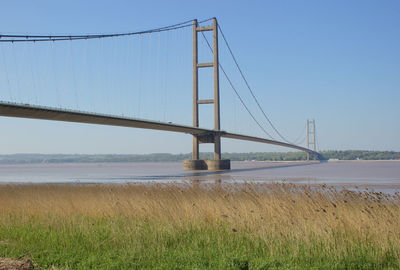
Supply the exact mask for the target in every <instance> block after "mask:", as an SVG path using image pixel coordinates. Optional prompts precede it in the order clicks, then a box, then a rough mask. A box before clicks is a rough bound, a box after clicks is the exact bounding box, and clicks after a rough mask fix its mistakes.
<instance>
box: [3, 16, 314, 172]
mask: <svg viewBox="0 0 400 270" xmlns="http://www.w3.org/2000/svg"><path fill="white" fill-rule="evenodd" d="M180 29H191V32H192V33H191V34H192V35H191V39H192V61H191V67H190V68H189V69H191V73H192V74H191V75H192V76H191V84H192V87H191V88H192V91H190V92H191V102H190V103H191V109H192V113H191V114H192V123H191V125H190V124H177V123H173V122H170V121H166V119H164V121H160V120H155V119H146V118H143V117H132V116H129V115H128V116H127V115H124V114H122V113H120V114H118V113H105V112H103V111H102V110H101V109H100V110H97V111H90V109H87V108H86V109H85V108H82V109H79V108H68V106H65V107H62V106H58V107H57V106H56V105H54V103H52V102H54V101H51V100H47V97H45V98H43V99H44V100H46V103H45V104H43V102H42V104H39V102H33V101H31V100H28V99H27V98H26V97H25V96H26V95H24V94H23V93H24V92H23V91H24V90H23V87H24V86H25V87H26V88H29V89H30V94H29V95H30V96H31V97H33V96H35V95H36V96H37V95H38V93H37V92H38V91H40V85H41V83H38V79H33V80H32V82H31V83H25V82H21V81H19V80H17V83H15V85H14V86H12V85H11V83H10V80H11V79H12V77H13V75H12V74H10V73H11V68H10V67H8V66H7V56H4V51H3V52H2V53H3V65H4V66H3V68H4V76H5V80H3V84H2V86H1V90H4V91H5V89H6V88H13V89H16V90H15V91H17V92H18V91H19V92H21V93H22V96H24V98H20V99H19V100H17V98H15V95H13V91H12V90H10V89H8V90H9V96H8V100H7V98H4V97H1V99H2V101H0V115H1V116H5V117H18V118H30V119H42V120H54V121H65V122H75V123H88V124H97V125H109V126H121V127H130V128H141V129H151V130H161V131H169V132H178V133H185V134H189V135H192V137H193V148H192V159H191V160H185V161H184V169H186V170H225V169H230V161H229V160H225V159H223V158H222V155H221V138H229V139H235V140H244V141H252V142H259V143H266V144H271V145H277V146H282V147H288V148H292V149H296V150H300V151H304V152H306V153H307V156H308V158H314V159H319V157H320V155H319V153H318V152H317V151H316V137H315V121H308V120H307V126H306V131H307V132H306V134H304V136H305V137H304V138H303V141H305V139H306V140H307V145H306V146H302V145H301V143H295V142H290V141H289V140H287V139H286V137H284V136H283V135H282V133H281V132H280V131H279V130H278V129H277V128H276V126H275V125H274V124H273V123H272V121H271V120H270V118H269V117H268V116H267V114H266V113H265V111H264V110H263V108H262V106H261V104H260V102H259V101H258V99H257V98H256V96H255V94H254V92H253V90H252V88H251V87H250V86H249V83H248V81H247V79H246V77H245V76H244V73H243V72H242V70H241V68H240V66H239V64H238V61H237V60H236V58H235V56H234V54H233V52H232V49H231V47H230V46H229V43H228V41H227V39H226V37H225V35H224V34H223V32H222V29H221V27H220V25H219V24H218V22H217V20H216V18H211V19H207V20H203V21H197V20H191V21H186V22H183V23H179V24H174V25H171V26H166V27H161V28H155V29H150V30H145V31H138V32H127V33H115V34H79V35H69V34H68V35H28V34H0V48H1V46H5V44H7V46H9V47H7V49H8V50H13V49H15V48H12V47H13V46H14V47H15V46H18V44H35V46H37V44H41V43H50V44H52V45H51V46H53V48H55V47H56V46H57V45H56V43H59V42H61V43H62V42H64V43H65V42H70V43H69V44H71V43H72V42H82V41H91V40H103V39H121V38H124V37H134V36H144V35H152V34H159V35H160V33H164V32H170V31H177V30H180ZM207 33H210V34H211V38H207ZM199 36H200V37H202V38H203V41H205V45H204V46H205V47H206V48H207V49H208V50H209V52H210V53H211V56H212V58H211V59H209V60H208V61H200V56H199V51H200V50H199ZM219 36H222V39H223V41H224V42H225V44H226V46H227V48H228V53H229V55H230V56H231V57H232V59H233V64H234V66H235V67H236V68H237V70H238V71H239V74H240V77H241V78H242V79H243V81H244V84H245V88H247V89H248V91H249V93H250V97H251V98H252V99H253V103H254V104H255V105H254V106H250V105H248V104H246V100H245V99H244V98H243V97H242V96H241V95H240V93H239V91H238V90H237V88H236V87H235V85H234V83H233V81H232V80H231V79H230V77H229V76H228V74H227V71H226V69H225V68H224V66H222V64H221V63H220V60H219V47H218V38H219ZM209 39H211V40H212V41H210V40H209ZM160 40H161V38H160V39H159V41H160ZM142 43H143V41H142ZM70 46H71V45H70ZM103 46H104V44H103ZM160 47H161V46H160V45H159V46H158V48H159V50H160ZM26 50H27V53H30V52H31V51H30V50H31V48H30V47H29V48H28V49H26ZM86 50H87V51H89V53H90V51H91V50H89V49H87V48H86ZM70 52H71V54H72V49H70ZM148 53H149V54H151V53H152V52H151V51H150V50H149V52H148ZM167 53H168V48H165V54H167ZM165 54H162V53H158V55H157V56H158V57H160V56H162V55H165ZM99 56H100V57H101V55H99ZM137 56H138V57H140V58H142V57H143V53H142V52H141V53H139V55H137ZM69 57H70V55H67V56H66V58H68V59H69ZM14 58H15V56H14ZM115 58H116V57H115V56H113V58H112V59H111V61H113V59H115ZM122 58H123V57H122ZM96 59H97V58H96ZM67 61H71V60H70V59H69V60H67ZM96 61H97V60H96ZM54 62H55V61H54V59H53V64H52V65H50V68H48V69H49V70H56V65H55V64H54ZM109 62H110V61H109ZM109 62H107V63H106V66H108V64H109ZM35 64H36V62H35V63H34V64H32V63H31V64H30V72H31V74H32V76H31V77H32V78H34V77H35V68H34V67H33V65H35ZM95 65H97V64H95ZM24 66H26V65H24ZM70 66H71V70H72V71H71V73H70V80H69V81H68V83H65V85H63V87H68V86H69V87H70V88H74V89H75V94H72V96H75V99H76V102H77V103H78V102H79V101H81V100H80V99H79V98H78V96H79V95H80V94H79V91H78V90H77V89H79V87H77V86H76V84H78V81H79V79H77V77H79V74H76V73H77V72H76V71H74V65H73V64H70ZM157 68H158V71H157V72H158V74H159V73H160V70H159V69H160V67H157ZM142 69H143V68H142V67H137V73H139V75H137V76H138V80H142V77H143V74H142ZM184 69H185V70H187V69H188V66H185V68H184ZM205 69H210V70H212V71H211V75H210V77H211V78H212V79H211V81H212V84H213V87H212V88H213V91H212V92H213V94H212V98H201V97H200V94H199V82H200V76H199V72H200V70H205ZM127 70H128V69H121V70H119V72H120V73H121V74H123V73H125V72H127ZM90 71H91V69H90V68H89V71H87V72H88V74H89V73H90ZM220 71H221V72H222V74H223V75H224V77H225V78H226V81H227V85H228V87H230V88H231V89H232V90H233V93H234V94H235V96H236V101H238V103H239V104H240V105H241V106H242V109H244V111H245V112H246V114H247V115H248V116H249V117H250V119H251V121H253V123H255V126H256V127H257V128H258V129H259V130H260V131H261V132H262V133H263V134H264V136H254V135H244V134H242V133H236V132H232V131H228V130H226V131H225V130H222V129H221V111H220V110H221V106H220V104H221V99H220ZM37 72H38V73H39V71H37ZM109 72H110V70H108V71H107V74H108V73H109ZM15 73H17V74H18V68H15ZM61 73H62V72H61ZM128 73H129V72H128ZM104 74H106V73H104ZM104 74H103V75H104ZM39 76H40V75H39ZM118 76H119V74H118ZM127 76H129V74H127ZM14 77H16V78H17V77H18V75H14ZM87 77H89V76H86V77H85V78H87ZM102 77H103V76H101V74H100V76H98V78H96V80H95V81H98V80H101V78H102ZM164 77H166V76H164ZM44 80H46V79H44ZM57 80H58V81H59V80H60V79H59V78H54V79H53V81H57ZM65 80H67V79H65ZM85 80H86V79H85ZM4 81H7V84H5V83H4ZM71 81H72V85H71ZM120 81H121V80H118V82H115V84H116V86H114V87H115V89H116V90H115V92H116V91H119V87H118V86H120ZM150 81H152V80H150ZM25 84H26V85H25ZM100 84H104V83H101V82H100ZM165 84H166V83H165V81H164V83H163V86H162V87H165ZM143 86H144V83H143V82H139V85H138V87H139V88H140V87H143ZM80 87H83V86H80ZM89 87H90V86H89ZM92 87H93V86H92ZM98 87H99V89H100V88H104V85H99V86H98ZM162 87H161V88H162ZM55 88H56V91H55V92H57V89H58V88H60V86H59V85H57V84H55ZM155 88H157V87H155ZM159 88H160V87H159ZM21 89H22V90H21ZM128 89H129V88H128ZM65 91H66V92H68V93H71V92H73V91H70V89H67V90H65ZM105 91H107V90H105ZM120 91H125V92H126V91H128V90H120ZM150 91H152V90H148V91H146V92H143V93H142V92H140V93H139V98H138V99H139V100H141V99H143V98H142V97H141V96H140V95H145V94H148V92H150ZM165 91H166V92H168V89H165V90H164V92H165ZM186 91H187V90H186ZM53 92H54V91H53ZM187 92H188V91H187ZM187 92H185V94H187ZM125 94H126V93H125ZM59 95H60V94H57V100H58V102H60V99H61V100H62V99H63V98H62V97H60V96H59ZM81 95H83V94H81ZM111 95H112V93H110V92H109V91H108V92H107V93H106V98H105V99H106V100H107V99H108V98H107V97H110V96H111ZM175 95H177V96H180V95H184V93H183V92H177V93H175ZM149 96H150V97H149V99H151V100H154V99H156V96H159V94H157V93H156V92H154V93H153V96H151V95H149ZM69 98H70V97H69ZM32 99H33V98H32ZM88 99H90V98H88ZM122 99H126V98H124V97H123V98H122ZM160 99H161V100H162V98H160ZM17 101H19V102H17ZM161 103H162V101H161ZM161 103H160V104H161ZM160 104H156V105H154V104H153V105H152V106H145V107H151V110H152V111H157V110H158V111H162V110H163V107H165V105H160ZM204 104H210V105H212V106H213V112H212V114H213V118H214V121H213V125H211V127H210V126H209V127H207V128H205V127H201V126H200V121H199V115H200V113H199V107H200V105H204ZM118 106H119V105H117V107H118ZM138 107H139V111H140V104H138ZM143 109H144V108H143V105H142V110H143ZM252 109H258V110H259V111H260V112H261V114H260V115H261V116H262V117H263V119H264V120H263V121H260V120H258V119H257V117H256V115H255V114H254V113H253V112H252ZM164 110H165V108H164ZM134 116H135V115H134ZM225 116H227V117H231V115H230V114H229V113H225ZM164 118H165V117H164ZM266 124H268V125H269V126H270V127H271V128H272V130H273V131H274V132H275V133H276V134H277V135H278V137H279V138H280V140H279V139H276V138H274V137H273V136H271V135H270V133H269V132H268V131H267V130H266V128H265V125H266ZM310 126H311V127H312V129H311V130H310ZM302 135H303V134H302ZM205 143H209V144H213V145H214V159H212V160H201V159H200V158H199V145H200V144H205Z"/></svg>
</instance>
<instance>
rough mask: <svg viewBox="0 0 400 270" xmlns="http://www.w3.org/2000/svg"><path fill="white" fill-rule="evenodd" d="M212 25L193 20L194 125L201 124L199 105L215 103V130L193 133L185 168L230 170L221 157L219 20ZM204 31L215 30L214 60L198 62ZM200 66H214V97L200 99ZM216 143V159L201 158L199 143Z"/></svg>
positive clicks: (227, 162) (228, 161)
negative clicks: (199, 35)
mask: <svg viewBox="0 0 400 270" xmlns="http://www.w3.org/2000/svg"><path fill="white" fill-rule="evenodd" d="M212 21H213V23H212V25H209V26H198V24H197V20H194V21H193V127H198V126H199V105H202V104H214V132H212V133H210V134H206V135H193V150H192V159H190V160H185V161H184V163H183V164H184V169H185V170H229V169H230V160H228V159H221V133H220V129H221V125H220V102H219V62H218V22H217V19H216V18H213V20H212ZM203 31H212V32H213V62H210V63H199V62H198V33H199V32H203ZM199 68H213V77H214V98H213V99H202V100H201V99H199V81H198V78H199V72H198V71H199ZM200 143H213V144H214V159H210V160H201V159H199V144H200Z"/></svg>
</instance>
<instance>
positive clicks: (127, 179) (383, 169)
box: [0, 161, 400, 193]
mask: <svg viewBox="0 0 400 270" xmlns="http://www.w3.org/2000/svg"><path fill="white" fill-rule="evenodd" d="M193 180H195V181H201V182H215V181H223V182H246V181H263V182H286V183H297V184H312V185H316V184H328V185H334V186H338V187H345V188H351V189H353V188H355V189H366V188H368V189H373V190H376V191H384V192H390V193H392V192H396V191H398V190H400V161H334V162H322V163H314V164H302V163H299V162H260V161H248V162H232V170H231V171H225V172H208V171H204V172H185V171H183V165H182V163H181V162H170V163H157V162H143V163H64V164H29V165H26V164H24V165H0V183H1V184H9V183H21V184H30V183H31V184H34V183H35V184H40V183H72V184H73V183H143V182H145V183H168V182H182V181H193Z"/></svg>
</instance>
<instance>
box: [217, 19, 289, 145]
mask: <svg viewBox="0 0 400 270" xmlns="http://www.w3.org/2000/svg"><path fill="white" fill-rule="evenodd" d="M218 29H219V30H220V32H221V35H222V38H223V39H224V41H225V44H226V46H227V48H228V51H229V53H230V55H231V56H232V59H233V61H234V62H235V65H236V67H237V69H238V70H239V73H240V75H241V77H242V78H243V80H244V82H245V83H246V86H247V89H249V91H250V94H251V95H252V97H253V99H254V100H255V102H256V103H257V106H258V108H259V109H260V110H261V112H262V114H263V115H264V117H265V119H266V120H267V121H268V123H269V124H270V125H271V127H272V128H273V129H274V130H275V132H276V133H277V134H278V135H279V137H280V138H281V139H282V140H284V141H285V142H287V143H291V142H289V141H288V140H287V139H286V138H285V137H284V136H283V135H282V134H281V133H280V132H279V131H278V129H277V128H276V127H275V126H274V124H273V123H272V121H271V120H270V119H269V117H268V116H267V114H266V113H265V111H264V110H263V108H262V107H261V105H260V103H259V102H258V100H257V98H256V96H255V95H254V93H253V90H252V89H251V87H250V85H249V83H248V81H247V79H246V77H245V76H244V74H243V72H242V69H241V68H240V66H239V64H238V62H237V60H236V57H235V55H234V54H233V52H232V50H231V47H230V46H229V43H228V40H227V39H226V38H225V35H224V32H223V31H222V29H221V27H220V25H219V24H218Z"/></svg>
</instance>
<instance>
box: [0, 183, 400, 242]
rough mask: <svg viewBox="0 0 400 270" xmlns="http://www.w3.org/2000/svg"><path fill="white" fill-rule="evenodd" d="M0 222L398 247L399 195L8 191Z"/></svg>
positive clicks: (188, 189)
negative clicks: (128, 225)
mask: <svg viewBox="0 0 400 270" xmlns="http://www.w3.org/2000/svg"><path fill="white" fill-rule="evenodd" d="M0 213H1V215H0V217H1V221H2V222H7V220H8V219H9V218H10V216H15V215H17V216H26V217H34V218H37V217H41V216H42V217H45V216H47V217H49V216H54V217H56V219H57V220H58V221H59V220H64V219H65V220H72V217H74V216H89V217H116V216H118V217H124V218H127V219H131V220H146V221H151V222H157V223H159V224H164V225H165V226H169V227H172V228H173V227H175V226H187V225H190V226H202V225H207V224H214V225H218V224H219V225H221V224H223V225H227V226H230V227H232V230H233V231H237V230H245V231H246V232H248V233H250V234H254V235H256V236H259V237H261V238H262V239H265V240H268V239H269V238H270V237H271V236H272V235H276V234H279V235H280V236H283V237H286V238H288V237H289V238H295V239H303V240H307V239H310V238H313V237H314V238H315V237H318V238H320V239H325V240H326V241H330V240H332V241H333V238H335V237H337V233H338V232H341V233H343V234H346V235H347V236H351V237H358V238H359V239H366V240H368V241H373V242H374V243H376V244H379V246H381V247H385V246H388V245H393V246H395V247H399V248H400V225H399V221H400V196H399V195H398V194H395V195H386V194H382V193H377V192H367V191H364V192H353V191H349V190H342V191H338V190H335V189H334V188H330V187H326V186H320V187H318V188H311V187H309V186H298V185H292V184H222V185H221V184H219V185H218V184H212V185H211V184H209V185H202V184H189V183H188V184H183V185H182V184H180V185H177V184H163V185H7V186H0Z"/></svg>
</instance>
